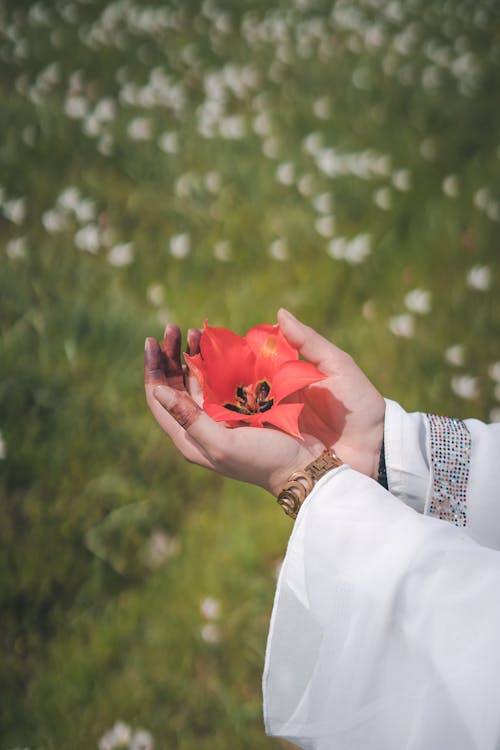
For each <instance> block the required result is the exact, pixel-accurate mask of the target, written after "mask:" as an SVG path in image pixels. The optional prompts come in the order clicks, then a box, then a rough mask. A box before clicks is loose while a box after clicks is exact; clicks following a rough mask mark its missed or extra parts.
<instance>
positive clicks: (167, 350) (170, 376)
mask: <svg viewBox="0 0 500 750" xmlns="http://www.w3.org/2000/svg"><path fill="white" fill-rule="evenodd" d="M161 348H162V351H163V354H164V367H165V375H166V376H167V383H168V384H169V385H170V386H171V387H172V388H177V390H181V391H182V390H184V377H183V373H182V365H181V331H180V328H179V326H176V325H172V324H169V325H167V327H166V328H165V333H164V335H163V343H162V347H161Z"/></svg>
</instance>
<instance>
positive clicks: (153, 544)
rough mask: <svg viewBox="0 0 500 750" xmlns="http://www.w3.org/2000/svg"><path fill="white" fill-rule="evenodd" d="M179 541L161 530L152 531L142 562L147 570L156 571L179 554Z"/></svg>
mask: <svg viewBox="0 0 500 750" xmlns="http://www.w3.org/2000/svg"><path fill="white" fill-rule="evenodd" d="M179 548H180V544H179V540H178V539H177V538H176V537H174V536H171V535H170V534H167V533H166V532H165V531H163V530H162V529H154V531H153V532H152V533H151V536H150V537H149V539H148V541H147V543H146V549H145V551H144V561H145V563H146V565H147V566H148V568H150V569H151V570H157V569H158V568H160V567H161V566H162V565H163V564H164V563H166V562H167V560H170V559H171V558H172V557H174V556H175V555H176V554H177V553H178V552H179Z"/></svg>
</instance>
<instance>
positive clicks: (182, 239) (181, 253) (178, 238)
mask: <svg viewBox="0 0 500 750" xmlns="http://www.w3.org/2000/svg"><path fill="white" fill-rule="evenodd" d="M190 251H191V238H190V236H189V234H187V232H185V233H183V234H176V235H174V236H173V237H171V238H170V254H171V255H173V256H174V258H185V257H186V256H188V255H189V253H190Z"/></svg>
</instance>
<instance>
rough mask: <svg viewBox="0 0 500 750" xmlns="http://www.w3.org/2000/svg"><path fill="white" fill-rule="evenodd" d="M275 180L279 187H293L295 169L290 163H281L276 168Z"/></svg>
mask: <svg viewBox="0 0 500 750" xmlns="http://www.w3.org/2000/svg"><path fill="white" fill-rule="evenodd" d="M276 179H277V180H278V182H279V183H281V185H287V186H290V185H293V182H294V179H295V167H294V165H293V163H292V162H290V161H288V162H283V164H279V165H278V166H277V167H276Z"/></svg>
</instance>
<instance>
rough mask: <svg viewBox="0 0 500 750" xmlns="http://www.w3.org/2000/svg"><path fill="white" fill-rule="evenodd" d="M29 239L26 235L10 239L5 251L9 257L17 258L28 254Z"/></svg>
mask: <svg viewBox="0 0 500 750" xmlns="http://www.w3.org/2000/svg"><path fill="white" fill-rule="evenodd" d="M26 248H27V240H26V237H15V238H13V239H12V240H9V241H8V242H7V244H6V246H5V251H6V253H7V255H8V257H9V258H11V259H12V260H16V259H17V258H24V257H25V256H26Z"/></svg>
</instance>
